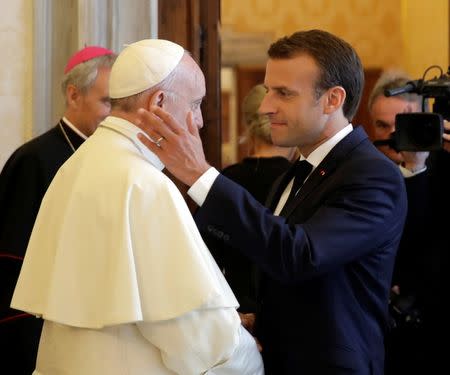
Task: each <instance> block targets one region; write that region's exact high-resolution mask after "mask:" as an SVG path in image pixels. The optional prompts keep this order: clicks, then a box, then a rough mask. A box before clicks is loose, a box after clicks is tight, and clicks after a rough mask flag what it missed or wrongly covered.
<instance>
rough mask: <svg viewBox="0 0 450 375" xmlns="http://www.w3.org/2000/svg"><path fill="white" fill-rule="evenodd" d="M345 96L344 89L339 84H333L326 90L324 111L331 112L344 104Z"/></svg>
mask: <svg viewBox="0 0 450 375" xmlns="http://www.w3.org/2000/svg"><path fill="white" fill-rule="evenodd" d="M346 96H347V94H346V92H345V89H344V88H343V87H341V86H334V87H331V88H330V89H328V90H327V92H326V102H325V113H326V114H331V113H333V112H335V111H336V110H338V109H339V108H341V107H342V106H343V105H344V102H345V97H346Z"/></svg>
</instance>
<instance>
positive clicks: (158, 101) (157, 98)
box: [148, 90, 166, 108]
mask: <svg viewBox="0 0 450 375" xmlns="http://www.w3.org/2000/svg"><path fill="white" fill-rule="evenodd" d="M165 100H166V94H165V93H164V91H162V90H157V91H155V92H154V93H153V94H152V95H150V98H149V100H148V108H151V107H152V106H158V107H162V106H163V103H164V101H165Z"/></svg>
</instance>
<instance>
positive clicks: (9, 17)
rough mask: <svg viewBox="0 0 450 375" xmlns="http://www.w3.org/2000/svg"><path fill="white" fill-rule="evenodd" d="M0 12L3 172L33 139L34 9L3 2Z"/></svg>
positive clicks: (25, 2)
mask: <svg viewBox="0 0 450 375" xmlns="http://www.w3.org/2000/svg"><path fill="white" fill-rule="evenodd" d="M1 8H2V11H1V12H0V25H1V26H0V51H2V56H3V58H2V62H3V63H2V64H0V119H1V124H0V168H1V167H3V164H4V163H5V161H6V160H7V158H8V157H9V156H10V154H11V153H12V152H13V151H14V149H15V148H16V147H17V146H19V145H20V144H22V143H23V142H24V140H25V139H26V138H27V137H29V136H30V135H31V118H32V95H31V92H32V64H31V62H32V54H33V51H32V28H33V26H32V25H33V22H32V5H31V1H29V0H14V1H2V4H1Z"/></svg>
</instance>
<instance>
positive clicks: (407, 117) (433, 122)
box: [374, 65, 450, 152]
mask: <svg viewBox="0 0 450 375" xmlns="http://www.w3.org/2000/svg"><path fill="white" fill-rule="evenodd" d="M432 68H437V69H439V70H440V76H439V77H435V78H433V79H430V80H428V81H425V80H424V78H422V79H418V80H415V81H409V82H408V83H407V84H406V85H404V86H402V87H397V88H394V89H388V90H386V91H385V92H384V95H386V96H387V97H390V96H395V95H400V94H405V93H415V94H418V95H421V96H422V97H423V103H422V110H423V111H424V112H418V113H399V114H397V116H396V117H395V132H394V133H392V135H391V138H390V139H389V140H380V141H375V142H374V144H375V145H376V146H377V145H389V146H390V147H392V148H393V149H395V150H397V151H414V152H416V151H433V150H438V149H440V148H441V147H442V134H443V132H444V121H443V120H444V119H446V120H450V67H449V68H448V71H447V74H444V73H443V70H442V68H441V67H439V66H437V65H432V66H430V67H429V68H428V69H426V70H425V73H424V74H423V77H425V76H426V74H427V72H428V71H429V70H430V69H432ZM429 98H433V99H434V102H433V107H432V113H430V112H425V110H426V109H425V103H426V102H427V99H429Z"/></svg>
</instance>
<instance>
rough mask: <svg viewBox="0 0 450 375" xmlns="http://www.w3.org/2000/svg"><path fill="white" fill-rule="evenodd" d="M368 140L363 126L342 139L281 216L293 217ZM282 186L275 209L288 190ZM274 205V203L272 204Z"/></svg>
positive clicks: (286, 206) (283, 210) (284, 208)
mask: <svg viewBox="0 0 450 375" xmlns="http://www.w3.org/2000/svg"><path fill="white" fill-rule="evenodd" d="M366 139H367V134H366V132H365V131H364V130H363V129H362V127H361V126H358V127H356V128H355V129H354V130H353V131H352V132H351V133H349V134H348V135H347V136H346V137H345V138H344V139H342V140H341V141H340V142H339V143H338V144H337V145H336V146H335V147H333V148H332V149H331V151H330V152H329V153H328V155H327V156H325V158H324V159H323V160H322V162H321V163H320V164H319V165H318V166H317V168H316V169H314V171H313V172H312V173H311V175H310V176H309V177H308V179H307V180H306V181H305V183H304V184H303V186H302V187H301V189H300V192H299V194H298V196H297V198H296V199H294V200H293V201H291V203H290V204H288V205H285V206H284V207H283V209H282V210H281V212H280V216H283V217H288V216H289V215H291V214H292V212H293V211H294V210H295V209H296V208H297V206H298V205H299V204H300V203H302V202H303V201H304V200H305V199H306V198H307V197H308V195H309V194H311V193H312V192H313V191H314V190H315V188H316V187H317V186H318V185H319V184H320V183H322V181H324V180H325V179H326V178H327V177H328V176H330V175H331V174H332V173H333V171H334V170H335V169H336V168H337V166H338V165H339V164H340V163H341V162H342V160H345V159H346V158H348V157H349V153H350V152H351V151H352V150H353V149H354V148H355V147H356V146H358V145H359V144H360V143H361V142H363V141H364V140H366ZM291 178H292V176H291V177H290V178H288V180H287V182H289V181H290V179H291ZM283 180H284V179H283ZM280 185H281V186H283V188H282V189H281V193H280V195H279V196H278V200H276V201H275V202H276V203H275V207H276V204H277V203H278V201H279V199H280V197H281V194H282V192H283V190H284V188H286V185H287V183H286V184H285V185H283V184H280ZM279 189H280V186H279ZM272 204H274V203H273V202H272Z"/></svg>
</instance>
